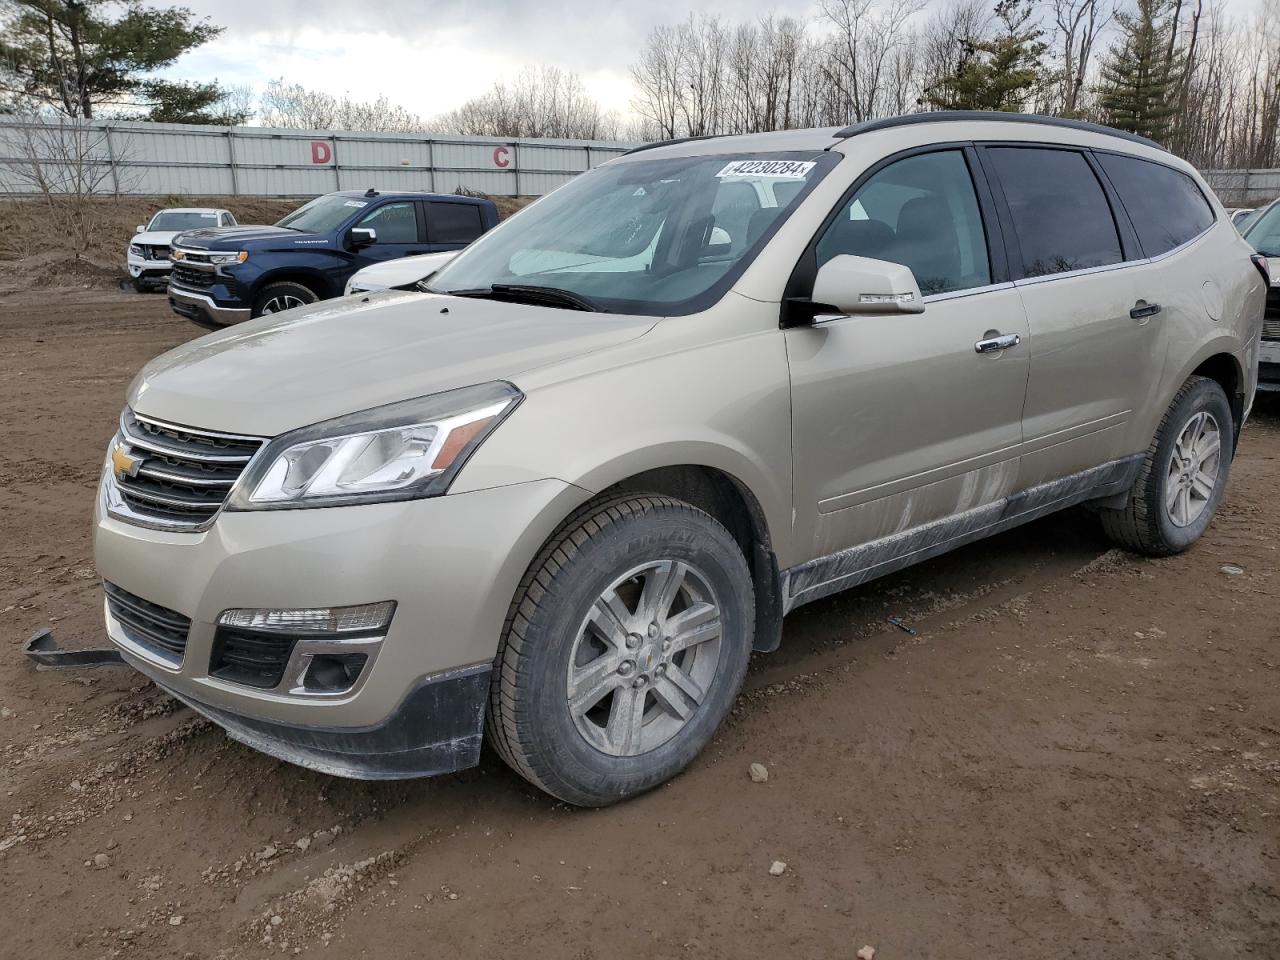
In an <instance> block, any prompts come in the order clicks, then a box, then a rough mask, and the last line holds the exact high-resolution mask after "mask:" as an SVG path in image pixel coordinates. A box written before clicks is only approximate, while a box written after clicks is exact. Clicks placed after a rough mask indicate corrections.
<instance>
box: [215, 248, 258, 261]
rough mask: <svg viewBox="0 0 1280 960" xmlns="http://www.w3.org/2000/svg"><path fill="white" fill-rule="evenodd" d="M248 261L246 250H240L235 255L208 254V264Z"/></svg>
mask: <svg viewBox="0 0 1280 960" xmlns="http://www.w3.org/2000/svg"><path fill="white" fill-rule="evenodd" d="M248 259H249V251H248V250H240V251H237V252H236V253H211V254H209V262H210V263H219V264H222V263H244V262H245V261H246V260H248Z"/></svg>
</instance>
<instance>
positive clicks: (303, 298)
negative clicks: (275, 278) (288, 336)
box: [250, 280, 320, 317]
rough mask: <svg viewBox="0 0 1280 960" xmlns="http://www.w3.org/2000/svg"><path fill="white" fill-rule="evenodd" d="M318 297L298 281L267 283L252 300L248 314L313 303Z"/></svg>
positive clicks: (288, 308)
mask: <svg viewBox="0 0 1280 960" xmlns="http://www.w3.org/2000/svg"><path fill="white" fill-rule="evenodd" d="M319 299H320V298H319V297H318V296H316V294H315V291H313V290H312V289H311V288H310V287H304V286H303V285H302V284H300V283H293V282H292V281H287V280H286V281H281V282H280V283H269V284H267V285H266V286H265V287H263V288H262V291H261V292H260V293H259V294H258V299H256V300H254V301H253V313H252V314H250V316H254V317H261V316H264V315H265V314H268V313H279V312H280V311H281V310H291V309H292V308H294V307H301V306H303V305H305V304H308V303H315V302H316V301H317V300H319Z"/></svg>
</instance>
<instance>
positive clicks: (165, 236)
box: [129, 230, 178, 247]
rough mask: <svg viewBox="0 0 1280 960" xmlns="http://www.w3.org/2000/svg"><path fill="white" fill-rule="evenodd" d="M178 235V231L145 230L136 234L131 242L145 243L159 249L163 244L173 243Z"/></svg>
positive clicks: (131, 238) (130, 239)
mask: <svg viewBox="0 0 1280 960" xmlns="http://www.w3.org/2000/svg"><path fill="white" fill-rule="evenodd" d="M177 235H178V231H177V230H144V231H142V233H135V234H134V235H133V236H132V237H130V238H129V242H130V243H145V244H148V245H150V246H155V247H158V246H161V245H162V244H166V243H172V242H173V238H174V237H176V236H177Z"/></svg>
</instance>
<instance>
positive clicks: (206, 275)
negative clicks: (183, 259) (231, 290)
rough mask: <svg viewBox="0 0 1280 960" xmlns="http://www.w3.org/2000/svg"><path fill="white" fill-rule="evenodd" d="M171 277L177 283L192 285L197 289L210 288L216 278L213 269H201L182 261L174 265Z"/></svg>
mask: <svg viewBox="0 0 1280 960" xmlns="http://www.w3.org/2000/svg"><path fill="white" fill-rule="evenodd" d="M171 277H172V279H173V281H174V282H175V283H179V284H181V285H182V286H184V287H192V288H194V289H196V290H207V289H209V288H210V287H212V286H213V282H214V280H215V279H216V276H215V274H214V272H213V271H212V270H201V269H200V268H199V267H189V266H187V265H186V264H182V263H175V264H174V265H173V273H172V274H171Z"/></svg>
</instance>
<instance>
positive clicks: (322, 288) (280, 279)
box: [253, 267, 332, 301]
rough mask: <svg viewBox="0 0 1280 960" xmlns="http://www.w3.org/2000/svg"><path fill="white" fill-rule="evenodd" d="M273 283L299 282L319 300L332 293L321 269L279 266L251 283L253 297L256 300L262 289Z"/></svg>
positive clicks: (326, 297)
mask: <svg viewBox="0 0 1280 960" xmlns="http://www.w3.org/2000/svg"><path fill="white" fill-rule="evenodd" d="M273 283H297V284H301V285H302V286H304V287H306V288H307V289H308V290H310V291H311V292H312V293H314V294H315V295H316V297H317V298H319V299H321V300H326V299H328V298H329V297H330V296H331V295H332V290H331V289H330V287H329V283H328V281H327V280H326V279H325V276H324V273H323V272H322V271H320V270H310V269H307V268H306V267H280V268H278V269H276V270H272V271H270V272H269V273H264V274H263V275H262V276H261V277H259V278H258V280H257V282H256V283H255V284H254V285H253V299H254V300H255V301H256V300H257V299H258V297H259V296H260V295H261V294H262V291H263V290H265V289H266V288H267V287H269V286H270V285H271V284H273Z"/></svg>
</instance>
